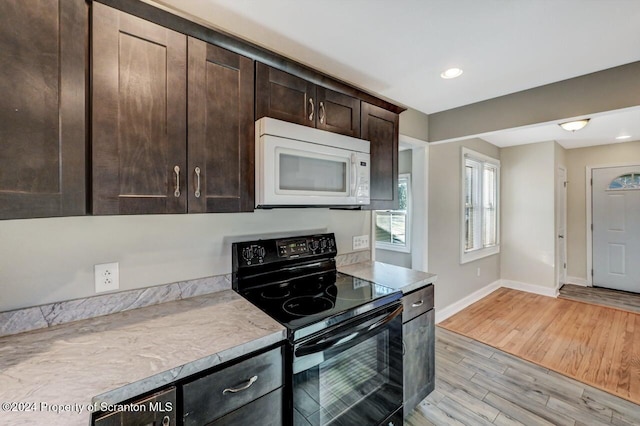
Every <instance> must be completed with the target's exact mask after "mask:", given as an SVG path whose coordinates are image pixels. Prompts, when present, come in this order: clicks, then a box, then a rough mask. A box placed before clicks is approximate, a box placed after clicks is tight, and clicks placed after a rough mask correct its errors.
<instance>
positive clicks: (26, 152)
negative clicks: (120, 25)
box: [0, 0, 88, 219]
mask: <svg viewBox="0 0 640 426" xmlns="http://www.w3.org/2000/svg"><path fill="white" fill-rule="evenodd" d="M87 31H88V9H87V6H86V4H85V2H84V1H83V0H58V1H54V0H51V1H40V2H25V1H24V0H2V1H0V93H2V95H1V96H0V123H2V124H1V125H0V152H1V154H0V219H14V218H28V217H45V216H69V215H82V214H84V213H85V206H86V201H85V192H86V191H85V181H86V162H85V155H86V151H85V149H86V148H85V147H86V128H85V85H86V74H85V70H86V64H87V46H86V40H87V36H88V34H87Z"/></svg>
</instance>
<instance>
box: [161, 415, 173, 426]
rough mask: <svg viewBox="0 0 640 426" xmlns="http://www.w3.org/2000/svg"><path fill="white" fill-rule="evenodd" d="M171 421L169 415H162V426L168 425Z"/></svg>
mask: <svg viewBox="0 0 640 426" xmlns="http://www.w3.org/2000/svg"><path fill="white" fill-rule="evenodd" d="M170 423H171V418H170V417H169V416H164V417H163V418H162V426H169V424H170Z"/></svg>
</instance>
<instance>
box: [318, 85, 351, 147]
mask: <svg viewBox="0 0 640 426" xmlns="http://www.w3.org/2000/svg"><path fill="white" fill-rule="evenodd" d="M316 96H317V97H318V101H317V103H316V105H317V109H318V114H317V115H318V117H317V127H318V129H322V130H328V131H330V132H333V133H340V134H343V135H347V136H353V137H354V138H359V137H360V99H357V98H354V97H351V96H348V95H345V94H342V93H338V92H334V91H333V90H330V89H325V88H324V87H321V86H317V87H316Z"/></svg>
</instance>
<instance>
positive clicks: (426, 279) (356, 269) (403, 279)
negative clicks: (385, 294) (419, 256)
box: [338, 261, 438, 294]
mask: <svg viewBox="0 0 640 426" xmlns="http://www.w3.org/2000/svg"><path fill="white" fill-rule="evenodd" d="M338 272H342V273H343V274H347V275H353V276H354V277H357V278H361V279H363V280H367V281H372V282H374V283H376V284H380V285H383V286H385V287H389V288H392V289H394V290H402V293H403V294H407V293H411V292H412V291H414V290H418V289H419V288H422V287H424V286H426V285H428V284H433V283H434V282H435V281H436V279H437V278H438V276H437V275H436V274H431V273H429V272H422V271H416V270H414V269H407V268H403V267H401V266H395V265H389V264H388V263H382V262H371V261H369V262H362V263H355V264H353V265H348V266H341V267H339V268H338Z"/></svg>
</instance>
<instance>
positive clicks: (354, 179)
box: [350, 152, 358, 197]
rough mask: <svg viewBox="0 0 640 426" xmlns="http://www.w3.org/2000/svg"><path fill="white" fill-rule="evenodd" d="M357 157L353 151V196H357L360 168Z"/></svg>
mask: <svg viewBox="0 0 640 426" xmlns="http://www.w3.org/2000/svg"><path fill="white" fill-rule="evenodd" d="M356 164H357V158H356V154H355V152H352V153H351V195H350V196H351V197H355V196H356V188H357V187H358V169H357V166H356Z"/></svg>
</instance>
